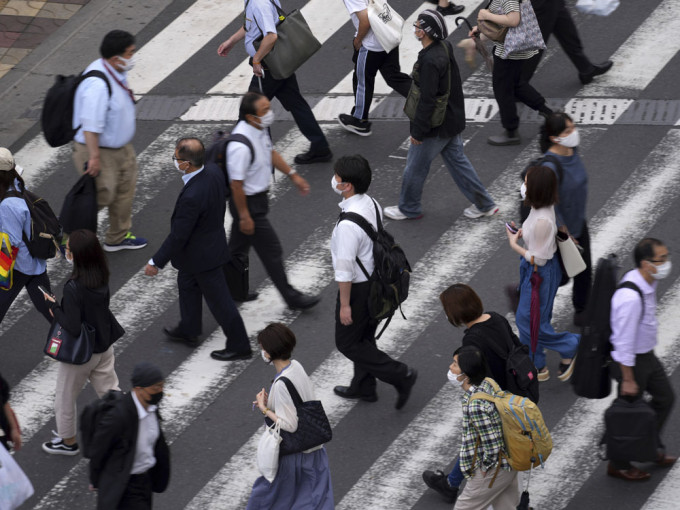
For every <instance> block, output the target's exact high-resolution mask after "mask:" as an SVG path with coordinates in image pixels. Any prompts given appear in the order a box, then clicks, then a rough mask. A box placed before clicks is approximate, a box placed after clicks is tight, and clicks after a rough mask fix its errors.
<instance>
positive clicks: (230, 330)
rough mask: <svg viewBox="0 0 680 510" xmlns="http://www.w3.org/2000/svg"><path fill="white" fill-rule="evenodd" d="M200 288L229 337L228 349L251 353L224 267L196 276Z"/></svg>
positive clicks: (214, 315)
mask: <svg viewBox="0 0 680 510" xmlns="http://www.w3.org/2000/svg"><path fill="white" fill-rule="evenodd" d="M194 277H195V278H196V282H197V284H198V287H199V288H200V289H201V293H202V294H203V297H204V298H205V302H206V303H207V304H208V308H210V312H211V313H212V314H213V317H215V319H216V320H217V322H218V323H219V325H220V326H221V327H222V331H223V332H224V334H225V336H226V337H227V345H226V349H227V351H230V352H239V353H243V352H249V351H250V341H249V340H248V333H246V327H245V324H243V319H242V318H241V314H240V313H239V312H238V309H237V308H236V303H234V300H233V299H232V298H231V294H230V293H229V287H228V286H227V279H226V277H225V276H224V270H223V269H222V266H218V267H216V268H214V269H211V270H209V271H203V272H200V273H196V274H195V275H194Z"/></svg>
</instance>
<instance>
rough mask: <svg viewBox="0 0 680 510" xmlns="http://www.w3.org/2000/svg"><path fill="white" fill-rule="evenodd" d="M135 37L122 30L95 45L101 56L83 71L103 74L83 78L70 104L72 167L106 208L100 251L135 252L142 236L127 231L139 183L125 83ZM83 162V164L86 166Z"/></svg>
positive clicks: (142, 242) (131, 110)
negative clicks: (89, 180) (87, 178)
mask: <svg viewBox="0 0 680 510" xmlns="http://www.w3.org/2000/svg"><path fill="white" fill-rule="evenodd" d="M135 51H136V47H135V38H134V36H133V35H132V34H130V33H128V32H125V31H123V30H112V31H111V32H109V33H108V34H106V35H105V36H104V40H103V41H102V43H101V46H100V47H99V53H100V54H101V56H102V58H100V59H97V60H95V61H94V62H92V63H91V64H90V65H89V66H88V67H87V69H85V71H84V72H85V73H87V72H89V71H99V72H101V73H103V74H104V75H105V77H106V79H102V77H101V76H99V77H97V76H91V77H90V78H87V79H85V80H83V82H82V83H81V84H80V85H79V86H78V89H77V90H76V94H75V99H74V104H73V128H74V129H76V128H77V129H78V132H77V133H76V135H75V137H74V138H73V140H74V143H73V162H74V163H75V165H76V170H78V172H80V173H82V172H83V171H85V173H87V174H89V175H91V176H92V177H94V178H95V179H96V182H97V204H98V205H99V208H100V209H101V208H104V207H107V208H108V210H109V230H108V231H107V232H106V238H105V240H104V246H103V247H104V250H106V251H109V252H112V251H119V250H138V249H140V248H144V247H145V246H146V244H147V243H146V239H144V238H142V237H136V236H134V235H133V234H132V232H130V228H131V227H132V200H133V199H134V196H135V188H136V187H137V155H136V154H135V149H134V147H133V146H132V139H133V137H134V136H135V98H134V95H133V94H132V90H130V88H129V85H128V82H127V73H128V71H130V70H131V69H132V68H133V66H134V54H135ZM86 164H87V168H86V169H85V170H83V169H84V168H85V165H86Z"/></svg>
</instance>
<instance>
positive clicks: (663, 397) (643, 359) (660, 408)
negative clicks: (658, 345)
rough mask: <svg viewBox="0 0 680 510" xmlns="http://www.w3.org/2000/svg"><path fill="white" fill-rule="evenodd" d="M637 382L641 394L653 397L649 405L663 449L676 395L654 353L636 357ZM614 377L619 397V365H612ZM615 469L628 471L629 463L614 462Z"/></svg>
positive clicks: (635, 373)
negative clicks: (664, 434) (664, 433)
mask: <svg viewBox="0 0 680 510" xmlns="http://www.w3.org/2000/svg"><path fill="white" fill-rule="evenodd" d="M633 374H634V376H635V382H636V383H637V385H638V386H639V388H640V393H642V392H645V391H646V392H647V393H649V394H650V395H651V396H652V401H651V402H650V403H649V405H650V406H651V407H652V409H654V412H655V413H656V420H657V434H659V446H660V447H661V448H663V442H662V441H661V429H662V428H663V426H664V424H665V423H666V419H667V418H668V415H669V414H670V412H671V409H672V407H673V403H674V402H675V394H674V393H673V388H672V387H671V383H670V381H669V380H668V377H667V376H666V371H665V370H664V368H663V365H662V364H661V362H660V361H659V358H657V357H656V355H655V354H654V351H649V352H647V353H645V354H638V355H637V356H635V366H634V367H633ZM612 375H613V376H614V378H615V379H616V380H617V381H618V382H619V395H620V394H621V384H620V383H621V369H620V367H619V364H618V363H614V364H613V365H612ZM612 464H614V467H615V469H628V468H629V467H630V463H629V462H612Z"/></svg>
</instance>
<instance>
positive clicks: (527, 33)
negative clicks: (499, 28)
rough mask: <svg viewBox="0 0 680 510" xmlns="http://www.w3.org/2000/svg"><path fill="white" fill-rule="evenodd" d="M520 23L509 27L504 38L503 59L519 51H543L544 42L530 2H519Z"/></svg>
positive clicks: (526, 0)
mask: <svg viewBox="0 0 680 510" xmlns="http://www.w3.org/2000/svg"><path fill="white" fill-rule="evenodd" d="M519 13H520V21H519V25H517V26H516V27H510V28H509V29H508V33H507V35H506V36H505V42H504V43H503V44H504V46H503V47H504V48H505V57H504V58H508V56H509V55H511V54H512V53H519V52H521V51H532V50H544V49H545V41H544V40H543V34H542V33H541V29H540V27H539V26H538V20H537V19H536V14H535V13H534V8H533V7H532V6H531V1H530V0H524V1H522V0H520V4H519Z"/></svg>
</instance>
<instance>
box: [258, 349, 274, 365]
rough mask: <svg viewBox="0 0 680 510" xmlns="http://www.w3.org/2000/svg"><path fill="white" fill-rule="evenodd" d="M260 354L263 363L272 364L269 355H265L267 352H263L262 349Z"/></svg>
mask: <svg viewBox="0 0 680 510" xmlns="http://www.w3.org/2000/svg"><path fill="white" fill-rule="evenodd" d="M260 354H261V356H262V361H264V362H265V363H267V364H269V363H271V362H272V360H270V359H269V355H268V354H267V351H265V350H264V349H261V350H260Z"/></svg>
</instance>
